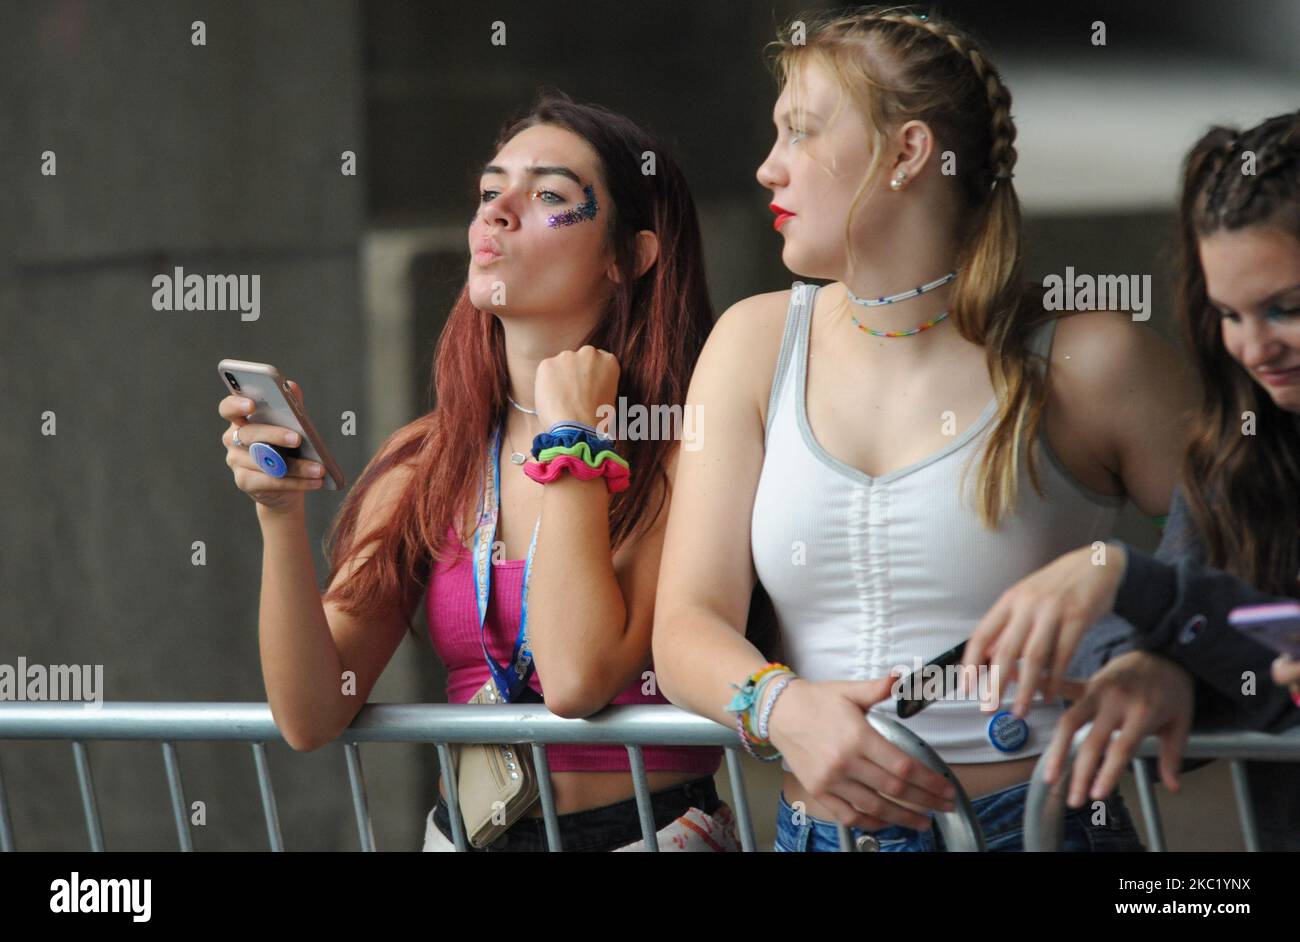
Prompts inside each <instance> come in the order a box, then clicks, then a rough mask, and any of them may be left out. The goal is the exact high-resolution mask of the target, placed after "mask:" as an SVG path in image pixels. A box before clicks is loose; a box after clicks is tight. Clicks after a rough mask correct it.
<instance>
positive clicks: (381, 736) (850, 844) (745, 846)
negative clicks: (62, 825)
mask: <svg viewBox="0 0 1300 942" xmlns="http://www.w3.org/2000/svg"><path fill="white" fill-rule="evenodd" d="M868 720H869V722H871V724H872V726H873V728H875V729H876V731H877V732H879V733H880V734H881V735H882V736H884V737H886V738H887V739H888V740H889V741H890V742H892V743H893V744H894V745H895V746H897V747H898V748H899V749H901V750H902V751H903V752H905V753H907V754H908V755H910V756H912V757H914V758H916V759H917V760H918V761H920V762H922V763H924V764H925V765H927V766H928V767H930V768H931V769H934V770H935V771H936V772H938V773H940V774H941V775H944V776H945V777H946V778H947V779H948V780H949V781H950V782H952V783H953V784H954V785H955V786H956V788H957V792H958V798H957V801H956V805H957V807H956V809H955V810H953V811H951V812H938V813H936V815H935V823H936V826H937V827H938V828H939V830H940V833H941V834H942V835H943V837H944V839H945V843H946V844H947V847H948V849H950V850H982V849H983V847H984V843H983V838H982V836H981V835H980V830H979V827H978V825H977V824H976V821H975V816H974V814H973V812H972V809H971V806H970V802H969V800H968V799H967V797H966V795H965V792H964V791H963V790H962V788H961V785H960V783H958V782H957V780H956V778H955V777H954V775H953V773H952V771H951V770H950V769H949V768H948V767H947V765H945V764H944V763H943V761H942V760H941V759H940V758H939V757H938V755H937V754H936V753H935V752H934V750H932V749H931V748H930V747H929V746H928V745H927V744H926V743H925V742H923V741H922V740H921V739H919V738H918V737H917V736H916V735H915V734H914V733H913V732H912V731H911V730H909V729H907V728H906V727H905V726H903V725H902V724H900V723H898V722H896V721H894V720H892V719H889V718H887V717H878V716H876V715H875V714H869V715H868ZM32 739H39V740H69V741H70V742H71V744H72V750H73V757H74V760H75V766H76V773H77V781H78V784H79V786H80V793H81V803H82V814H83V816H84V818H85V822H86V831H87V834H88V836H89V842H90V849H91V850H92V851H102V850H104V849H105V848H104V836H103V829H102V827H101V825H100V812H99V807H98V801H97V798H96V795H95V786H94V777H93V772H92V769H91V763H90V757H89V754H88V752H87V750H86V742H87V741H91V740H133V741H157V742H158V743H159V744H160V746H161V749H162V754H163V766H164V773H165V774H166V776H167V786H168V793H169V796H170V801H171V806H172V816H173V819H174V822H175V827H176V833H177V840H178V843H179V846H180V849H181V850H184V851H189V850H193V842H192V839H191V833H190V824H189V817H188V815H187V813H186V803H185V790H184V787H183V785H182V777H181V764H180V757H179V755H178V753H177V749H176V743H177V742H185V741H198V740H207V741H237V742H247V743H249V745H250V747H251V749H252V753H253V765H254V770H255V773H256V776H257V782H258V791H259V797H260V800H261V804H262V812H263V816H264V818H265V823H266V832H267V840H268V843H269V846H270V849H271V850H273V851H280V850H284V838H283V835H282V833H281V830H280V819H279V814H278V812H277V809H276V801H275V791H274V788H273V786H272V782H271V774H270V769H269V766H268V763H267V756H266V744H267V743H268V742H283V737H281V735H280V731H279V729H278V728H277V727H276V725H275V722H274V720H273V719H272V717H271V710H270V707H269V706H268V705H267V704H265V703H104V704H101V705H98V706H90V705H87V704H81V703H6V704H4V705H3V706H0V742H3V741H5V740H32ZM335 742H337V743H339V744H341V745H342V747H343V752H344V755H345V757H346V762H347V774H348V785H349V789H350V792H351V798H352V805H353V812H354V815H355V817H356V824H357V831H358V835H359V837H360V844H361V849H362V850H363V851H373V850H375V849H376V846H375V838H374V830H373V826H372V822H371V817H370V809H369V805H368V803H367V800H366V787H365V775H364V770H363V768H362V764H361V755H360V751H359V749H358V744H359V743H362V742H369V743H374V742H409V743H430V744H433V745H434V746H435V748H436V749H437V751H438V759H439V765H440V767H441V768H442V769H450V768H451V767H452V761H451V759H452V756H451V749H450V744H452V743H518V744H528V745H529V746H530V747H531V749H532V754H533V757H534V759H535V760H536V768H537V771H538V776H539V779H540V791H541V805H542V817H543V823H544V828H545V832H546V836H547V844H548V847H549V849H550V850H552V851H559V850H562V849H563V846H562V842H561V839H560V831H559V823H558V815H557V813H556V809H555V796H554V792H553V789H552V787H551V780H550V772H549V764H548V762H547V754H546V748H547V746H550V745H568V744H576V743H582V744H589V745H590V744H599V745H611V746H613V745H621V746H623V747H625V748H626V749H627V751H628V760H629V765H630V768H631V772H632V776H633V784H634V788H635V796H636V803H637V812H638V817H639V821H640V825H641V833H642V836H643V838H644V845H645V848H646V849H647V850H650V851H656V850H658V842H657V841H656V839H655V827H654V814H653V811H652V808H651V802H650V788H649V785H648V782H647V779H646V769H645V759H644V755H643V753H642V748H643V747H645V746H706V747H707V746H715V747H722V748H723V749H724V750H725V752H724V755H725V759H726V767H727V774H728V778H729V781H730V785H731V793H732V800H733V801H734V803H735V808H734V811H735V817H736V822H737V826H738V829H739V837H740V843H741V848H742V850H744V851H751V852H752V851H755V850H757V847H756V844H755V838H754V828H753V820H752V817H751V814H750V804H749V796H748V792H747V790H746V782H745V775H744V771H743V768H742V759H743V752H742V748H741V746H740V744H739V743H738V741H737V737H736V733H735V731H734V730H733V729H730V728H729V727H725V726H722V725H720V724H718V723H715V722H713V721H712V720H710V719H708V718H706V717H702V716H697V715H695V714H693V713H688V712H686V711H684V710H681V709H679V708H677V707H675V706H670V705H626V706H623V705H620V706H611V707H607V708H605V709H604V710H602V711H601V712H600V713H598V714H596V715H594V716H592V717H590V718H588V719H581V720H575V719H565V718H562V717H558V716H556V715H554V714H553V713H551V712H550V711H549V710H547V709H546V708H545V707H544V706H538V705H534V704H518V705H513V704H475V705H473V706H469V705H466V704H367V705H365V706H363V707H362V708H361V710H360V711H359V712H358V714H357V716H356V718H355V719H354V720H353V722H352V724H351V725H350V726H349V727H348V728H347V730H345V731H344V733H343V734H342V735H341V736H339V737H338V739H337V740H335ZM2 760H3V755H0V850H3V851H13V850H15V846H14V837H13V827H12V822H11V819H10V808H9V800H8V797H7V795H6V792H5V785H4V775H3V764H2ZM446 779H447V804H448V811H449V814H450V818H451V822H452V832H453V841H454V843H455V846H456V849H457V850H459V851H465V850H468V842H467V841H466V837H465V828H464V822H463V821H462V819H461V814H460V799H459V795H458V794H457V789H456V782H455V776H454V775H449V776H446ZM839 836H840V849H841V850H842V851H850V852H852V851H855V850H857V849H858V848H857V846H856V844H855V842H854V841H853V840H852V839H851V832H850V830H849V829H848V828H847V827H845V826H840V827H839Z"/></svg>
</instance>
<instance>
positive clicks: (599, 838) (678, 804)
mask: <svg viewBox="0 0 1300 942" xmlns="http://www.w3.org/2000/svg"><path fill="white" fill-rule="evenodd" d="M721 805H722V800H721V799H720V798H718V790H717V787H716V786H715V785H714V783H713V776H711V775H706V776H704V777H702V778H697V779H692V780H691V781H689V782H683V783H682V784H681V785H677V786H674V787H672V788H665V789H664V790H662V791H657V792H652V793H651V795H650V806H651V808H653V809H654V818H655V829H656V830H658V829H660V828H664V827H666V826H668V825H669V824H671V823H672V822H673V821H675V820H676V819H677V818H678V817H679V816H681V815H683V814H685V813H686V812H687V811H688V810H690V809H691V808H698V809H700V810H701V811H703V812H704V813H705V814H710V815H711V814H713V813H714V812H716V811H717V810H718V808H719V806H721ZM432 819H433V824H434V826H435V827H437V829H438V830H439V831H441V832H442V834H443V836H444V837H446V838H447V840H451V815H450V814H449V813H448V811H447V806H446V805H445V804H444V803H443V802H441V801H439V802H438V804H437V805H436V806H435V807H434V809H433V814H432ZM558 821H559V825H560V842H561V845H562V846H563V848H564V849H565V850H566V851H570V850H572V851H612V850H615V849H616V848H619V847H623V846H625V845H627V844H631V843H633V842H635V841H637V840H640V839H641V836H642V835H641V819H640V817H638V815H637V809H636V799H635V798H629V799H627V800H626V801H618V802H614V803H613V804H611V805H602V806H601V807H599V808H591V809H589V810H587V811H575V812H573V813H572V814H562V815H559V816H558ZM546 849H547V846H546V825H545V823H544V822H543V821H542V819H541V818H520V819H519V820H518V821H516V822H515V823H514V824H512V825H511V826H510V830H508V831H506V832H505V833H504V834H502V835H501V836H500V837H498V838H497V839H496V840H495V841H493V842H492V843H491V844H489V845H488V846H487V847H484V848H482V850H483V851H484V852H487V851H544V850H546ZM469 850H470V851H477V850H478V848H475V847H470V848H469Z"/></svg>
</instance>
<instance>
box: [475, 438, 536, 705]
mask: <svg viewBox="0 0 1300 942" xmlns="http://www.w3.org/2000/svg"><path fill="white" fill-rule="evenodd" d="M500 461H501V426H499V425H498V426H497V430H496V434H495V435H494V436H493V438H492V450H491V452H490V453H489V454H488V456H487V459H486V462H487V463H486V464H485V465H484V468H483V501H482V504H481V505H480V510H479V516H478V527H477V528H475V530H474V593H475V597H476V598H477V600H478V632H479V644H480V645H482V647H483V657H484V658H485V659H486V660H487V666H488V672H489V673H490V674H491V675H492V681H493V683H495V684H496V688H497V693H498V694H500V696H501V699H502V700H504V701H506V702H507V703H513V702H514V701H515V698H516V697H518V696H519V693H520V691H522V690H523V689H524V687H525V686H526V685H527V683H528V679H529V678H530V677H531V676H532V674H533V652H532V650H531V649H530V648H529V647H528V634H527V627H528V579H529V577H530V576H531V575H532V571H533V553H534V552H536V550H537V531H538V530H540V529H541V526H542V518H541V515H538V517H537V523H536V524H534V525H533V538H532V541H531V542H530V543H529V544H528V557H527V558H526V559H525V560H524V587H523V594H522V598H521V600H520V604H519V634H518V636H517V637H516V638H515V645H514V648H513V649H512V650H511V652H510V665H509V666H508V667H502V666H501V665H500V664H498V663H497V662H496V661H494V660H493V659H492V655H491V654H489V653H488V649H487V609H488V600H489V599H490V597H491V596H490V595H489V588H490V587H491V584H492V544H493V542H494V541H495V540H496V534H497V519H498V518H499V517H500V515H501V464H500Z"/></svg>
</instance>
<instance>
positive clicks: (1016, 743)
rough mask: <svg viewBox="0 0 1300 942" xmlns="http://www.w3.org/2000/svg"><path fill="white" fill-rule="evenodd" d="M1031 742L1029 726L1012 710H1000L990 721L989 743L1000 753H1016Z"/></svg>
mask: <svg viewBox="0 0 1300 942" xmlns="http://www.w3.org/2000/svg"><path fill="white" fill-rule="evenodd" d="M1028 741H1029V724H1028V723H1026V722H1025V721H1024V720H1022V719H1020V717H1018V716H1016V715H1015V714H1014V713H1012V712H1011V711H1010V710H1000V711H998V712H997V713H995V714H993V719H991V720H989V742H991V743H993V746H994V747H995V748H996V749H997V750H998V751H1000V752H1015V751H1016V750H1018V749H1021V748H1022V747H1023V746H1024V745H1025V743H1027V742H1028Z"/></svg>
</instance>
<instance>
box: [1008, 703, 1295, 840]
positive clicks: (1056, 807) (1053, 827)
mask: <svg viewBox="0 0 1300 942" xmlns="http://www.w3.org/2000/svg"><path fill="white" fill-rule="evenodd" d="M1091 730H1092V724H1091V723H1089V724H1088V725H1086V726H1083V727H1082V728H1080V729H1079V730H1078V731H1077V732H1076V733H1075V734H1074V737H1073V739H1072V740H1071V742H1070V754H1069V756H1068V757H1067V758H1066V760H1065V763H1064V765H1063V771H1062V774H1061V776H1060V778H1059V779H1057V782H1056V784H1055V785H1050V786H1049V785H1048V784H1047V783H1046V782H1045V781H1043V771H1044V768H1045V763H1044V761H1043V759H1042V758H1040V759H1039V761H1038V764H1037V765H1035V766H1034V774H1033V777H1032V778H1031V779H1030V783H1029V791H1028V794H1027V795H1026V797H1025V829H1024V830H1025V850H1027V851H1055V850H1060V848H1061V844H1062V842H1063V840H1064V830H1065V797H1066V792H1067V789H1068V787H1069V780H1070V774H1071V771H1072V770H1073V763H1074V757H1075V754H1076V752H1077V751H1078V749H1079V746H1080V744H1081V743H1082V742H1083V741H1084V739H1086V738H1087V736H1088V734H1089V733H1090V732H1091ZM1115 735H1118V731H1117V732H1116V734H1115ZM1112 738H1113V737H1112ZM1159 754H1160V740H1159V739H1158V738H1156V737H1155V736H1148V737H1147V738H1145V739H1143V740H1142V742H1141V743H1140V744H1139V745H1138V750H1137V752H1136V753H1135V754H1134V757H1133V762H1132V766H1131V767H1132V769H1133V776H1134V779H1135V780H1136V783H1137V789H1138V800H1139V802H1140V804H1141V807H1142V816H1143V818H1145V820H1146V828H1147V843H1148V845H1149V846H1150V848H1151V850H1153V851H1163V850H1165V849H1166V845H1165V832H1164V826H1163V824H1162V823H1161V820H1160V807H1159V805H1158V804H1157V803H1156V796H1155V788H1154V785H1153V783H1152V780H1151V774H1150V771H1149V769H1148V768H1147V765H1146V763H1144V762H1141V761H1139V760H1141V759H1144V758H1155V757H1158V756H1159ZM1183 758H1185V759H1227V760H1229V762H1230V766H1231V772H1232V786H1233V791H1234V793H1235V795H1236V799H1237V813H1238V816H1239V818H1240V819H1241V828H1242V837H1243V839H1244V841H1245V844H1246V849H1247V850H1248V851H1257V850H1259V831H1258V827H1257V822H1256V820H1255V809H1254V804H1253V802H1252V801H1251V797H1250V791H1249V789H1248V787H1247V782H1246V767H1245V764H1244V763H1245V762H1246V761H1247V760H1258V761H1264V762H1297V761H1300V729H1296V730H1294V731H1290V732H1287V733H1281V734H1272V733H1256V732H1218V733H1196V734H1193V735H1192V736H1189V737H1188V740H1187V746H1186V748H1185V749H1184V750H1183Z"/></svg>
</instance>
